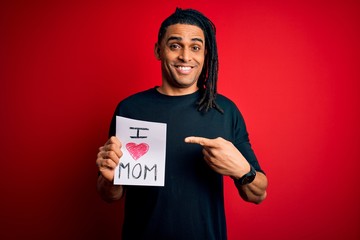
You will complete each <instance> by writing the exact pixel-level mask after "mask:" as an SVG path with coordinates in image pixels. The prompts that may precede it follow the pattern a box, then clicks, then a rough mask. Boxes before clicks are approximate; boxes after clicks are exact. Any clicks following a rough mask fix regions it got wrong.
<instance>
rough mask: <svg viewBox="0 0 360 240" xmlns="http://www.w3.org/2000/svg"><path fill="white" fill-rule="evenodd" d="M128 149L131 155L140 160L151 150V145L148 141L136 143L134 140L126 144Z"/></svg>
mask: <svg viewBox="0 0 360 240" xmlns="http://www.w3.org/2000/svg"><path fill="white" fill-rule="evenodd" d="M126 149H127V150H128V151H129V153H130V155H131V157H132V158H133V159H134V160H138V159H139V158H140V157H142V156H143V155H144V154H145V153H147V151H148V150H149V145H147V144H146V143H140V144H136V143H133V142H129V143H127V144H126Z"/></svg>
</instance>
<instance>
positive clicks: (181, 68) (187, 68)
mask: <svg viewBox="0 0 360 240" xmlns="http://www.w3.org/2000/svg"><path fill="white" fill-rule="evenodd" d="M175 68H176V70H177V71H178V72H179V73H181V74H188V73H190V72H191V70H192V68H193V67H191V66H175Z"/></svg>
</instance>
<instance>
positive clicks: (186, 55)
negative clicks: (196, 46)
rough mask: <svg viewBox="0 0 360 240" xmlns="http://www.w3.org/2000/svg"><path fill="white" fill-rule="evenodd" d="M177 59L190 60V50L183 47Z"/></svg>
mask: <svg viewBox="0 0 360 240" xmlns="http://www.w3.org/2000/svg"><path fill="white" fill-rule="evenodd" d="M179 59H180V60H182V61H183V62H188V61H191V52H190V50H189V49H186V48H183V49H182V51H181V52H180V54H179Z"/></svg>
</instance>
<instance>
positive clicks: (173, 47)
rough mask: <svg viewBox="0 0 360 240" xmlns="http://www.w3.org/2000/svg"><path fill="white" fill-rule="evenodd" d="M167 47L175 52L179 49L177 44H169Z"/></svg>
mask: <svg viewBox="0 0 360 240" xmlns="http://www.w3.org/2000/svg"><path fill="white" fill-rule="evenodd" d="M169 47H170V49H172V50H176V49H179V48H181V47H180V45H179V44H177V43H172V44H170V46H169Z"/></svg>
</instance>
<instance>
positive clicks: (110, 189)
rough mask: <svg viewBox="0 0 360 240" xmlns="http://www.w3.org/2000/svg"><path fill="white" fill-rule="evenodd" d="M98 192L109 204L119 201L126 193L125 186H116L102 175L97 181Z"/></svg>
mask: <svg viewBox="0 0 360 240" xmlns="http://www.w3.org/2000/svg"><path fill="white" fill-rule="evenodd" d="M97 190H98V192H99V194H100V196H101V198H102V199H104V200H105V201H107V202H112V201H116V200H119V199H120V198H121V197H122V196H123V193H124V188H123V186H121V185H114V184H113V183H112V182H110V181H108V180H106V179H105V178H104V177H103V176H102V175H101V174H100V175H99V177H98V180H97Z"/></svg>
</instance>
